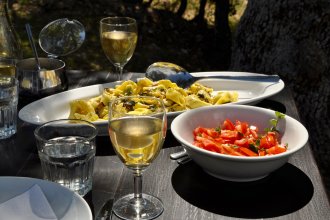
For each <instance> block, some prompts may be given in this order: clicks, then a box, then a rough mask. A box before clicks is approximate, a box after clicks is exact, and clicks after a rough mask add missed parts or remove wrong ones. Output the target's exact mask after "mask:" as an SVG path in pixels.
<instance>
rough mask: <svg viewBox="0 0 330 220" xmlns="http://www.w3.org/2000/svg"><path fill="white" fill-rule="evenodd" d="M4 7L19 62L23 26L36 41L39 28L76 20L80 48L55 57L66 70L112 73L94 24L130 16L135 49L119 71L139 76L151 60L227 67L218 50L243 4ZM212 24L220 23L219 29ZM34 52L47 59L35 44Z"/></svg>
mask: <svg viewBox="0 0 330 220" xmlns="http://www.w3.org/2000/svg"><path fill="white" fill-rule="evenodd" d="M8 3H9V9H10V15H11V19H12V23H13V25H14V28H15V30H16V32H17V33H18V35H19V38H20V40H21V45H22V50H23V56H24V58H26V57H31V56H32V50H31V48H30V45H29V41H28V38H27V34H26V32H25V27H24V25H25V23H30V25H31V27H32V31H33V36H34V38H35V41H36V42H38V35H39V33H40V30H41V29H42V28H43V27H44V26H45V25H47V24H48V23H49V22H51V21H53V20H56V19H59V18H68V19H76V20H78V21H80V22H81V23H82V24H83V25H84V27H85V30H86V39H85V42H84V44H83V45H82V47H81V48H80V49H79V50H78V51H76V52H74V53H72V54H70V55H67V56H65V57H60V59H62V60H64V61H65V62H66V64H67V67H68V68H69V69H86V70H96V71H97V70H110V71H113V67H112V65H111V63H110V62H109V61H108V60H107V59H106V57H105V55H104V53H103V51H102V48H101V44H100V41H99V20H100V19H101V18H103V17H106V16H130V17H134V18H135V19H137V22H138V25H139V39H138V45H137V48H136V51H135V53H134V55H133V57H132V59H131V61H130V62H129V63H128V64H127V65H126V66H125V69H126V71H136V72H143V71H145V69H146V68H147V67H148V65H150V64H151V63H153V62H156V61H168V62H173V63H176V64H179V65H181V66H183V67H185V68H186V69H188V70H189V71H208V70H224V69H226V68H228V66H229V62H230V51H229V50H228V49H226V50H224V49H221V48H228V47H229V48H230V46H231V45H230V41H231V39H230V37H231V36H233V33H234V32H235V28H236V25H237V23H238V22H239V20H240V17H241V16H242V15H243V13H244V10H245V8H246V5H247V0H224V1H222V0H221V1H215V0H108V1H104V0H103V1H102V0H94V1H90V0H80V1H78V0H71V1H65V0H57V1H56V0H9V2H8ZM222 5H225V7H226V8H227V7H228V8H227V9H228V10H227V11H225V13H227V17H225V19H224V21H219V20H220V19H222V20H223V18H217V17H216V7H222V8H223V6H222ZM217 23H221V24H224V25H222V27H219V25H218V26H217ZM226 25H228V27H229V28H230V33H227V32H228V30H227V27H225V26H226ZM219 36H220V37H219ZM37 46H38V45H37ZM38 53H39V56H41V57H43V56H47V54H46V53H45V52H44V51H42V50H41V49H40V47H39V46H38Z"/></svg>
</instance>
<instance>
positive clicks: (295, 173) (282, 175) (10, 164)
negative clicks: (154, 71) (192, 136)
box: [0, 71, 330, 220]
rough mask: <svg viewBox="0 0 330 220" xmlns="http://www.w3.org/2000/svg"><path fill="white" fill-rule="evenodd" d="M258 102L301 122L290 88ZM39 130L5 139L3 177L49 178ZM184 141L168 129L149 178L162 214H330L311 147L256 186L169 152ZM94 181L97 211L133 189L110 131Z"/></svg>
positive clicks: (146, 185)
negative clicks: (43, 169) (44, 169)
mask: <svg viewBox="0 0 330 220" xmlns="http://www.w3.org/2000/svg"><path fill="white" fill-rule="evenodd" d="M70 74H71V75H70V76H69V82H70V88H75V87H80V86H83V85H90V84H93V83H97V82H106V81H109V77H110V76H109V75H107V74H105V73H103V75H102V74H101V76H100V75H98V77H96V76H95V75H92V74H89V73H86V72H80V71H77V72H75V71H71V72H70ZM79 74H80V77H79ZM81 74H85V75H83V76H85V77H81V76H82V75H81ZM131 76H132V75H128V77H131ZM133 76H134V75H133ZM20 101H21V105H20V108H21V107H22V106H23V105H24V104H27V103H29V102H30V101H31V100H29V99H27V98H24V97H22V98H21V99H20ZM258 106H261V107H265V108H271V109H274V110H277V111H281V112H284V113H286V114H287V115H290V116H291V117H293V118H296V119H299V116H298V112H297V109H296V106H295V103H294V100H293V98H292V96H291V93H290V90H289V89H287V88H286V89H284V90H283V91H282V92H281V93H279V94H277V95H275V96H273V97H271V98H269V99H265V100H263V101H261V102H260V103H259V104H258ZM34 128H35V126H34V125H31V124H28V123H25V122H22V121H20V120H19V121H18V132H17V134H16V135H15V136H13V137H12V138H10V139H7V140H2V141H0V175H1V176H27V177H34V178H42V174H41V166H40V162H39V158H38V155H37V149H36V145H35V140H34V136H33V130H34ZM178 145H179V143H178V142H177V141H176V140H175V139H174V137H173V135H172V134H171V132H170V131H168V133H167V137H166V141H165V143H164V147H163V150H162V151H161V152H160V154H159V156H158V157H157V159H156V160H155V161H154V163H153V164H152V165H151V166H150V167H149V168H148V169H147V171H146V172H145V174H144V177H143V191H144V193H148V194H152V195H155V196H157V197H159V198H160V199H161V200H162V201H163V203H164V208H165V210H164V213H163V214H162V215H161V216H160V217H158V218H157V219H166V220H169V219H173V220H174V219H175V220H176V219H178V220H181V219H187V220H188V219H189V220H190V219H237V218H238V219H239V218H243V219H247V218H252V219H255V218H272V219H297V220H298V219H299V220H300V219H313V220H314V219H320V220H323V219H330V209H329V207H330V206H329V200H328V198H327V196H326V193H325V189H324V185H323V183H322V179H321V176H320V172H319V170H318V168H317V165H316V163H315V160H314V158H313V154H312V152H311V149H310V146H309V144H307V145H306V146H305V147H304V148H303V149H302V150H301V151H299V152H298V153H297V154H295V155H294V156H293V157H292V158H291V159H290V160H289V163H287V164H285V165H284V166H283V167H282V168H280V169H279V170H277V171H276V172H274V173H273V174H271V175H270V176H268V177H266V178H264V179H262V180H259V181H255V182H249V183H233V182H227V181H222V180H219V179H216V178H214V177H211V176H209V175H207V174H206V173H205V172H203V171H202V170H201V169H200V168H199V167H198V166H197V165H196V164H195V163H194V162H192V161H191V162H188V163H186V164H183V165H179V164H178V163H177V162H176V161H173V160H171V159H170V157H169V154H170V153H172V152H176V151H179V150H180V149H181V148H180V147H178ZM93 178H94V179H93V190H92V192H91V193H89V194H87V195H86V196H85V197H84V198H85V199H86V201H87V202H88V203H89V205H90V206H91V209H92V211H93V214H94V215H95V216H97V215H98V214H99V213H101V212H104V210H106V208H105V209H103V210H102V207H104V206H106V207H111V205H112V203H113V201H115V200H116V199H117V198H119V197H121V196H123V195H125V194H128V193H132V191H133V175H132V173H131V172H130V171H129V170H128V169H126V168H125V167H124V166H123V164H122V163H121V162H120V161H119V159H118V158H117V156H115V154H114V151H113V149H112V146H111V143H110V140H109V137H108V136H98V137H97V156H96V161H95V169H94V177H93ZM112 219H116V217H115V216H113V218H112Z"/></svg>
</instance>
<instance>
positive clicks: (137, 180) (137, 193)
mask: <svg viewBox="0 0 330 220" xmlns="http://www.w3.org/2000/svg"><path fill="white" fill-rule="evenodd" d="M134 199H135V201H136V202H140V201H141V200H142V175H141V174H134Z"/></svg>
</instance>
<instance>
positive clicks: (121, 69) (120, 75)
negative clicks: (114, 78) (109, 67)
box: [117, 66, 124, 81]
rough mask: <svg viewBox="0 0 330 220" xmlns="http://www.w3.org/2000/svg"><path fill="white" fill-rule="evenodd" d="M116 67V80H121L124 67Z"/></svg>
mask: <svg viewBox="0 0 330 220" xmlns="http://www.w3.org/2000/svg"><path fill="white" fill-rule="evenodd" d="M117 68H118V70H119V79H118V80H119V81H121V80H122V79H123V69H124V67H123V66H118V67H117Z"/></svg>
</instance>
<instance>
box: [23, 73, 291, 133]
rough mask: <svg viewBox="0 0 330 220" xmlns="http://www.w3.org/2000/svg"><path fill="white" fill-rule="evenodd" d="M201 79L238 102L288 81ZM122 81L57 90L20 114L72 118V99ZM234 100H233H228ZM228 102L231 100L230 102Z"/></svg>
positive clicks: (101, 124) (102, 129)
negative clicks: (231, 94)
mask: <svg viewBox="0 0 330 220" xmlns="http://www.w3.org/2000/svg"><path fill="white" fill-rule="evenodd" d="M212 73H215V72H197V73H192V74H193V75H195V76H203V75H210V74H212ZM222 73H227V74H240V75H244V74H246V75H253V74H256V73H245V72H222ZM198 82H199V83H201V84H203V85H205V86H209V87H212V88H213V89H214V91H215V92H217V91H237V92H238V101H237V102H233V103H235V104H250V105H253V104H255V103H257V102H259V101H261V100H263V99H265V98H267V97H270V96H272V95H275V94H277V93H279V92H280V91H281V90H282V89H283V88H284V82H283V81H282V80H279V81H278V82H267V81H263V80H251V81H250V80H233V79H215V78H207V79H202V80H199V81H198ZM120 83H122V82H120V81H117V82H111V83H106V84H97V85H92V86H86V87H81V88H77V89H72V90H68V91H65V92H61V93H58V94H54V95H51V96H48V97H45V98H42V99H40V100H37V101H35V102H32V103H30V104H28V105H26V106H25V107H23V108H22V109H21V110H20V112H19V114H18V115H19V118H20V119H21V120H23V121H25V122H28V123H31V124H35V125H40V124H43V123H45V122H48V121H51V120H57V119H63V118H68V116H69V113H70V106H69V102H70V101H72V100H75V99H88V98H91V97H95V96H98V95H100V94H102V92H103V90H104V88H109V87H114V86H115V85H118V84H120ZM228 104H232V103H228ZM226 105H227V104H226ZM180 113H182V111H181V112H170V113H168V114H167V116H168V122H169V123H170V122H171V121H172V120H173V119H174V118H175V117H176V116H177V115H179V114H180ZM93 123H94V124H95V125H96V126H97V127H98V129H99V135H107V124H108V122H107V121H105V120H99V121H95V122H93Z"/></svg>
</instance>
